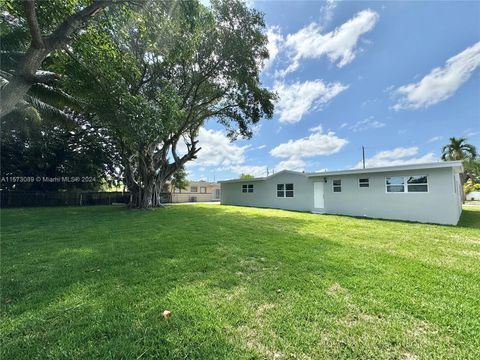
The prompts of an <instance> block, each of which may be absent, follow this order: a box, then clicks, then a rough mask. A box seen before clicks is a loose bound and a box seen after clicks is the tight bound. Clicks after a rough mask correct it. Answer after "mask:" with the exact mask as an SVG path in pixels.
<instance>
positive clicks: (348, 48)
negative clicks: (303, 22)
mask: <svg viewBox="0 0 480 360" xmlns="http://www.w3.org/2000/svg"><path fill="white" fill-rule="evenodd" d="M326 11H327V14H328V11H329V10H326ZM378 18H379V15H378V13H376V12H375V11H373V10H370V9H367V10H363V11H360V12H359V13H357V14H356V15H355V16H354V17H353V18H351V19H350V20H348V21H347V22H345V23H344V24H342V25H340V26H339V27H337V28H336V29H335V30H333V31H330V32H328V33H326V34H324V35H323V34H322V33H321V30H322V27H321V25H319V24H317V23H311V24H310V25H308V26H306V27H304V28H302V29H300V30H299V31H298V32H296V33H294V34H289V35H287V38H286V40H285V44H284V46H285V48H286V49H287V50H288V51H289V53H290V58H291V63H290V65H289V66H288V67H287V68H286V69H285V70H283V71H280V72H278V73H277V74H278V75H279V76H285V75H286V74H288V73H290V72H292V71H294V70H296V69H297V68H298V66H299V65H300V60H302V59H319V58H321V57H323V56H326V57H327V58H328V59H329V60H330V61H331V62H332V63H336V64H337V66H338V67H343V66H345V65H347V64H348V63H350V62H352V61H353V59H355V57H356V55H357V52H358V48H357V44H358V41H359V39H360V37H361V36H362V35H363V34H365V33H367V32H369V31H371V30H372V29H373V28H374V26H375V24H376V23H377V21H378Z"/></svg>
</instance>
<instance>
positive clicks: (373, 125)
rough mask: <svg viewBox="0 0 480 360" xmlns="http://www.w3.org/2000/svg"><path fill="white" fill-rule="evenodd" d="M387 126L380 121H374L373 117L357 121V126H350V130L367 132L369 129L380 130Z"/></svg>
mask: <svg viewBox="0 0 480 360" xmlns="http://www.w3.org/2000/svg"><path fill="white" fill-rule="evenodd" d="M385 125H386V124H385V123H382V122H380V121H377V120H374V117H373V116H370V117H368V118H366V119H363V120H360V121H357V122H356V123H355V124H353V125H352V126H350V130H352V131H354V132H360V131H365V130H368V129H379V128H382V127H384V126H385Z"/></svg>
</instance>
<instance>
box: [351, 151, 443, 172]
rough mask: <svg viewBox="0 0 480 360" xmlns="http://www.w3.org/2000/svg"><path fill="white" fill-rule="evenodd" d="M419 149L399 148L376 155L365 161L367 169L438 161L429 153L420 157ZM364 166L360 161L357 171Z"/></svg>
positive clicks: (356, 166)
mask: <svg viewBox="0 0 480 360" xmlns="http://www.w3.org/2000/svg"><path fill="white" fill-rule="evenodd" d="M418 150H419V149H418V147H416V146H412V147H408V148H404V147H397V148H395V149H393V150H385V151H380V152H378V153H376V154H375V155H374V156H373V157H371V158H367V159H366V160H365V165H366V167H367V168H373V167H382V166H395V165H407V164H421V163H430V162H436V161H438V158H437V157H436V156H435V154H434V153H428V154H425V155H423V156H420V157H416V155H418ZM362 166H363V164H362V161H359V162H358V163H357V164H356V165H355V167H354V168H355V169H361V168H362Z"/></svg>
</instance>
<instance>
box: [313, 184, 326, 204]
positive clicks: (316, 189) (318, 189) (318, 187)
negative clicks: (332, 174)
mask: <svg viewBox="0 0 480 360" xmlns="http://www.w3.org/2000/svg"><path fill="white" fill-rule="evenodd" d="M323 185H324V183H323V181H316V182H314V183H313V206H314V207H315V209H323V208H324V207H325V202H324V200H323Z"/></svg>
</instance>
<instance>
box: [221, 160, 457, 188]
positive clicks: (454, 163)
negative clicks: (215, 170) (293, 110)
mask: <svg viewBox="0 0 480 360" xmlns="http://www.w3.org/2000/svg"><path fill="white" fill-rule="evenodd" d="M462 163H463V162H462V161H442V162H434V163H424V164H410V165H395V166H382V167H375V168H367V169H351V170H338V171H324V172H315V173H304V172H298V171H292V170H282V171H279V172H277V173H275V174H272V175H270V176H266V177H258V178H253V179H232V180H223V181H219V183H220V184H224V183H238V182H255V181H265V180H266V179H270V178H272V177H274V176H277V175H280V174H285V173H290V174H297V175H304V176H306V177H316V176H338V175H353V174H371V173H380V172H392V171H403V170H423V169H425V170H428V169H437V168H456V167H458V168H462V169H463V165H462Z"/></svg>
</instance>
